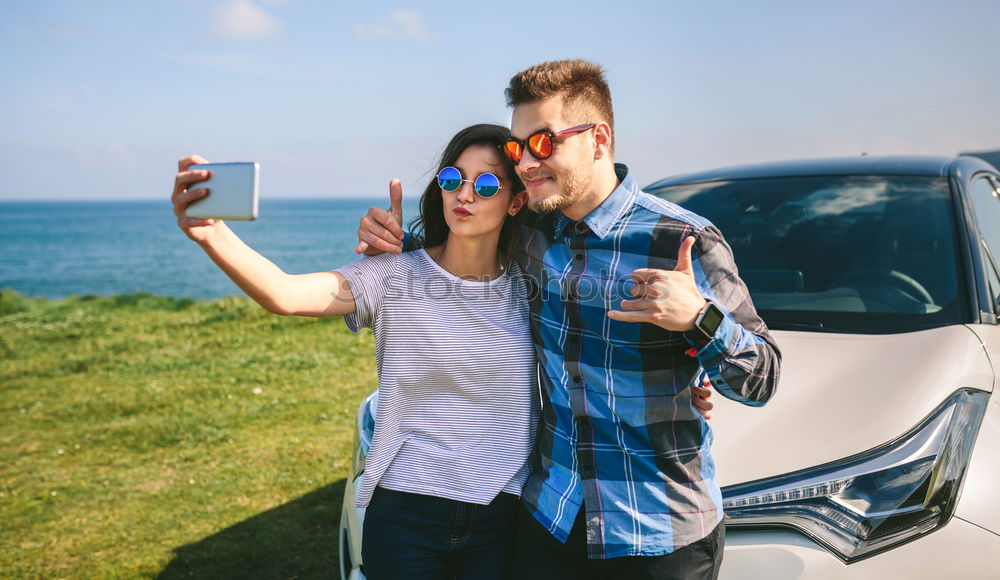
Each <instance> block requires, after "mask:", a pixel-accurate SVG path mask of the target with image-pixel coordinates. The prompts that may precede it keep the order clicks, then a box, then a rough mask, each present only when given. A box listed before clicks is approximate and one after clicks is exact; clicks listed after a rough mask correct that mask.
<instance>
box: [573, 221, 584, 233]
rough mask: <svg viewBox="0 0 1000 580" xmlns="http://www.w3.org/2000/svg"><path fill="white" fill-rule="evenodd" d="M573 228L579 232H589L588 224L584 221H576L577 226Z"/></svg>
mask: <svg viewBox="0 0 1000 580" xmlns="http://www.w3.org/2000/svg"><path fill="white" fill-rule="evenodd" d="M573 229H575V230H576V233H578V234H585V233H587V224H586V223H584V222H576V226H575V227H574V228H573Z"/></svg>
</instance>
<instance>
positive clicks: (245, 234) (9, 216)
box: [0, 198, 417, 299]
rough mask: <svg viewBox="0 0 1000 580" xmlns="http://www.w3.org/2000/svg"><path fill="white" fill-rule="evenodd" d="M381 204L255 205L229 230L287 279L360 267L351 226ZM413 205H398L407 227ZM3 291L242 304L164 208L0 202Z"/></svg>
mask: <svg viewBox="0 0 1000 580" xmlns="http://www.w3.org/2000/svg"><path fill="white" fill-rule="evenodd" d="M387 203H388V200H387V199H384V198H383V199H270V200H261V201H260V209H259V213H258V217H257V220H256V221H252V222H237V221H229V222H227V223H228V224H229V226H230V227H231V228H232V229H233V231H235V232H236V233H237V234H238V235H239V236H240V237H241V238H242V239H243V241H245V242H246V243H247V244H249V245H250V247H252V248H254V249H255V250H257V251H258V252H260V253H261V254H263V255H264V256H265V257H267V258H268V259H270V260H271V261H272V262H274V263H275V264H277V265H278V266H279V267H281V268H282V269H283V270H285V271H286V272H288V273H290V274H301V273H306V272H317V271H326V270H332V269H333V268H337V267H339V266H341V265H343V264H346V263H348V262H350V261H352V260H355V259H357V255H356V254H355V253H354V247H355V245H356V244H357V241H356V240H357V229H358V220H360V219H361V216H362V215H364V214H365V212H367V211H368V208H369V207H371V206H372V205H378V206H385V205H387ZM416 208H417V200H416V199H411V200H409V201H408V202H406V203H404V208H403V216H404V219H405V221H406V222H407V223H409V220H410V219H412V218H413V217H415V216H416V215H417V214H416ZM0 288H11V289H14V290H16V291H17V292H20V293H21V294H24V295H27V296H44V297H46V298H61V297H63V296H68V295H71V294H79V295H84V294H97V295H101V296H109V295H112V294H131V293H134V292H137V291H146V292H150V293H153V294H161V295H165V296H175V297H190V298H195V299H210V298H221V297H223V296H233V295H242V294H243V292H242V291H241V290H240V289H239V288H238V287H237V286H236V285H235V284H233V283H232V282H231V281H230V280H229V278H227V277H226V275H225V274H223V273H222V272H221V271H220V270H219V269H218V268H217V267H216V266H215V264H214V263H213V262H212V261H211V260H210V259H209V258H208V256H206V255H205V253H204V252H202V250H201V248H200V247H199V246H198V245H197V244H195V243H194V242H192V241H191V240H189V239H188V238H187V236H185V235H184V233H183V232H182V231H181V230H180V228H178V227H177V222H176V218H175V217H174V215H173V212H172V208H171V206H170V204H169V203H168V202H166V201H160V200H156V201H80V202H76V201H74V202H0Z"/></svg>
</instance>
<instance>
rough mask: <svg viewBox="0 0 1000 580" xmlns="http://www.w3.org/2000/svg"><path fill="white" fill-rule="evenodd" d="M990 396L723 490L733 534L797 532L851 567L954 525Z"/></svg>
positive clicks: (966, 396) (967, 396) (957, 398)
mask: <svg viewBox="0 0 1000 580" xmlns="http://www.w3.org/2000/svg"><path fill="white" fill-rule="evenodd" d="M988 400H989V394H988V393H984V392H982V391H975V390H960V391H957V392H955V393H954V394H953V395H952V396H951V397H950V398H949V399H948V400H947V401H945V402H944V403H943V404H942V405H941V406H940V407H938V408H937V409H935V411H934V412H933V413H931V414H930V416H928V417H927V419H925V420H924V421H923V422H922V423H921V424H920V425H918V426H917V427H916V428H914V429H913V430H912V431H910V432H909V433H907V434H905V435H903V436H902V437H900V438H899V439H897V440H895V441H892V442H890V443H887V444H885V445H883V446H881V447H878V448H876V449H873V450H871V451H867V452H865V453H862V454H860V455H856V456H854V457H849V458H847V459H843V460H840V461H835V462H833V463H829V464H826V465H822V466H819V467H815V468H810V469H806V470H802V471H799V472H796V473H791V474H786V475H782V476H778V477H774V478H768V479H764V480H759V481H754V482H750V483H745V484H740V485H735V486H731V487H727V488H725V489H723V490H722V493H723V504H722V505H723V509H724V510H725V513H726V526H727V527H729V528H741V527H753V528H775V527H781V528H793V529H795V530H797V531H799V532H801V533H803V534H805V535H807V536H809V537H810V538H812V539H813V540H815V541H816V542H818V543H820V544H821V545H823V546H825V547H826V548H827V549H829V550H830V551H832V552H833V553H834V554H836V555H837V556H838V557H840V558H841V559H842V560H844V562H846V563H848V564H849V563H851V562H854V561H857V560H860V559H862V558H866V557H868V556H872V555H874V554H876V553H878V552H881V551H883V550H887V549H889V548H892V547H894V546H897V545H899V544H901V543H904V542H908V541H910V540H914V539H916V538H918V537H920V536H923V535H925V534H928V533H930V532H932V531H934V530H935V529H937V528H940V527H941V526H943V525H944V524H945V523H947V522H948V520H949V519H950V518H951V515H952V513H953V512H954V510H955V504H956V503H957V500H958V495H959V491H960V488H961V484H962V479H963V477H964V475H965V470H966V468H967V467H968V464H969V457H970V456H971V454H972V447H973V444H974V443H975V440H976V435H977V434H978V433H979V426H980V423H981V422H982V419H983V414H984V412H985V410H986V403H987V401H988Z"/></svg>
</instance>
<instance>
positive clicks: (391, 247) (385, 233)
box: [354, 179, 403, 256]
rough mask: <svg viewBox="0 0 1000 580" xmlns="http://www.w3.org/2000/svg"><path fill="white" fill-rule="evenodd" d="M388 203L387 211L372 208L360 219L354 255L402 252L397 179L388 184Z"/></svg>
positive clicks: (400, 211) (400, 202)
mask: <svg viewBox="0 0 1000 580" xmlns="http://www.w3.org/2000/svg"><path fill="white" fill-rule="evenodd" d="M389 202H390V204H391V206H390V209H389V211H386V210H384V209H382V208H379V207H373V208H370V209H369V210H368V215H366V216H365V217H363V218H361V225H360V227H358V246H357V247H356V248H354V252H355V253H358V254H364V255H366V256H377V255H379V254H382V253H384V252H390V253H393V254H399V253H401V252H402V251H403V227H402V224H403V184H402V183H400V182H399V180H398V179H393V180H392V181H390V182H389Z"/></svg>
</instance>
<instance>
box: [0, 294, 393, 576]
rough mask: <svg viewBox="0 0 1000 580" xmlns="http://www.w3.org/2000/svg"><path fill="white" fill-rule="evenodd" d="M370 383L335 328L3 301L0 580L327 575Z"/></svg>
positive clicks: (250, 314) (327, 323) (366, 344)
mask: <svg viewBox="0 0 1000 580" xmlns="http://www.w3.org/2000/svg"><path fill="white" fill-rule="evenodd" d="M375 380H376V378H375V370H374V357H373V346H372V339H371V336H370V334H369V333H362V334H359V335H354V334H351V333H350V332H348V331H347V330H346V328H345V327H344V324H343V322H342V321H341V320H340V319H339V318H336V319H309V318H292V317H280V316H275V315H272V314H269V313H267V312H265V311H264V310H262V309H261V308H260V307H258V306H257V305H256V304H254V303H253V302H251V301H250V300H248V299H243V298H227V299H223V300H219V301H213V302H195V301H192V300H177V299H172V298H165V297H160V296H152V295H149V294H144V293H139V294H136V295H128V296H114V297H108V298H102V297H94V296H83V297H71V298H66V299H63V300H58V301H48V300H41V299H30V298H25V297H23V296H20V295H18V294H16V293H13V292H10V291H3V292H2V293H0V577H2V578H150V577H158V578H167V579H170V578H330V577H335V576H336V573H337V548H338V546H337V525H338V520H339V517H340V505H341V499H342V496H343V491H344V477H345V476H346V474H347V471H348V469H349V467H350V465H349V463H350V452H351V443H352V440H353V436H354V433H353V420H354V412H355V410H356V409H357V405H358V403H359V402H360V401H361V399H362V398H363V397H364V396H365V395H366V394H367V393H368V392H369V391H370V390H371V389H373V388H374V386H375Z"/></svg>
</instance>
